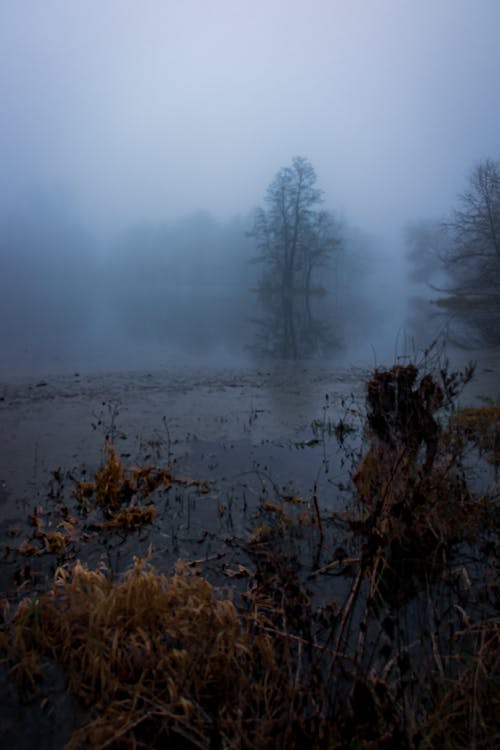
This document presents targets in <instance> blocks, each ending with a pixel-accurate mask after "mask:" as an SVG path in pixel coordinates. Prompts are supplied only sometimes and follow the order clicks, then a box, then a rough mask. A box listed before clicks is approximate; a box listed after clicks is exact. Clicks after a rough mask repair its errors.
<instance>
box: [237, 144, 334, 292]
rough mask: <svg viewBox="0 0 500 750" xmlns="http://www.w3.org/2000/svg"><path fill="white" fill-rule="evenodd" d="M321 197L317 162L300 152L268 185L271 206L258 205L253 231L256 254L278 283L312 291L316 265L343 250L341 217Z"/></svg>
mask: <svg viewBox="0 0 500 750" xmlns="http://www.w3.org/2000/svg"><path fill="white" fill-rule="evenodd" d="M322 202H323V197H322V192H321V191H320V190H318V188H317V187H316V173H315V171H314V168H313V166H312V165H311V163H310V162H309V161H308V160H307V159H305V158H304V157H301V156H297V157H295V158H294V159H293V160H292V165H291V166H290V167H285V168H283V169H280V170H279V172H278V173H277V175H276V177H275V178H274V180H273V181H272V183H271V184H270V185H269V187H268V189H267V193H266V197H265V203H266V207H265V208H259V209H257V211H256V213H255V218H254V226H253V229H252V231H251V232H250V236H252V237H254V238H255V240H256V242H257V247H258V249H259V253H260V254H259V256H258V258H257V260H259V261H261V262H263V263H265V264H266V265H267V267H268V271H269V275H268V279H269V283H270V285H272V286H273V287H275V288H276V287H277V288H280V289H281V290H283V291H286V292H293V291H299V290H300V291H305V292H306V294H307V293H309V292H310V290H311V285H312V274H313V271H314V269H315V268H317V267H318V266H320V265H323V264H325V263H326V262H327V261H328V260H329V258H331V256H332V255H333V253H334V252H335V251H336V250H340V247H341V239H340V236H339V231H338V228H337V225H336V222H335V220H334V218H333V217H332V215H331V214H329V213H328V212H327V211H324V210H321V209H320V205H321V203H322Z"/></svg>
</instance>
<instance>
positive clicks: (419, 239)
mask: <svg viewBox="0 0 500 750" xmlns="http://www.w3.org/2000/svg"><path fill="white" fill-rule="evenodd" d="M448 245H449V232H448V229H447V227H446V226H444V225H443V222H442V221H438V220H435V219H424V220H421V221H417V222H413V223H412V224H409V225H408V227H407V228H406V246H407V258H408V262H409V264H410V272H409V277H410V281H414V282H417V283H425V284H429V285H430V284H432V283H434V284H435V283H436V282H439V280H440V277H442V275H443V271H444V258H445V257H446V254H447V251H448Z"/></svg>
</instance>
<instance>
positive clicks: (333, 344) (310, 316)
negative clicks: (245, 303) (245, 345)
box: [250, 289, 340, 359]
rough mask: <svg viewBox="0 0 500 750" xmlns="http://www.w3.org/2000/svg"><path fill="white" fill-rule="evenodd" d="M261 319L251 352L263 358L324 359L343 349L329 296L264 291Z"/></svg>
mask: <svg viewBox="0 0 500 750" xmlns="http://www.w3.org/2000/svg"><path fill="white" fill-rule="evenodd" d="M257 294H258V300H259V304H260V306H261V309H262V315H261V317H259V318H257V319H255V320H254V323H255V326H256V328H257V330H256V334H255V339H254V342H253V344H252V345H251V347H250V349H251V350H252V351H254V352H255V353H256V354H258V355H259V356H264V357H272V358H279V359H323V358H326V357H327V356H329V355H330V354H331V353H332V352H334V351H335V350H337V349H338V348H339V347H340V342H339V338H338V337H337V336H336V335H335V333H334V332H333V330H332V318H331V316H330V315H329V314H328V309H327V307H326V304H324V303H325V300H324V297H325V293H316V294H314V293H310V294H305V293H301V292H293V293H292V292H290V291H289V290H285V289H260V290H259V291H258V292H257Z"/></svg>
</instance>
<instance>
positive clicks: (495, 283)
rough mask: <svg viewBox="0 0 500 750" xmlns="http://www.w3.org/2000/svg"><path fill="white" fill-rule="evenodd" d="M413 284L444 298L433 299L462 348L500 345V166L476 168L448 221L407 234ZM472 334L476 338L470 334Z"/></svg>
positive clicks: (420, 226)
mask: <svg viewBox="0 0 500 750" xmlns="http://www.w3.org/2000/svg"><path fill="white" fill-rule="evenodd" d="M407 242H408V246H409V252H408V257H409V260H410V263H411V264H412V271H411V277H412V279H413V280H417V281H426V282H427V283H428V284H429V285H430V286H431V287H432V288H433V289H434V291H437V292H441V293H442V294H444V296H442V297H441V298H439V299H436V300H435V304H436V305H437V309H438V310H440V311H441V313H445V314H446V315H447V316H448V318H449V321H450V322H451V321H452V320H455V321H456V322H459V323H460V325H459V327H458V329H457V328H456V326H453V329H454V332H453V334H452V338H454V339H455V340H456V341H458V342H459V343H462V344H467V345H468V344H470V343H472V342H473V341H474V339H475V340H476V341H477V342H478V343H488V344H497V343H498V342H499V341H500V333H499V331H500V326H499V323H500V162H498V161H493V160H492V159H485V160H484V161H481V162H479V163H478V164H477V165H476V167H475V168H474V169H473V171H472V173H471V175H470V178H469V185H468V189H467V190H466V191H465V192H464V193H462V195H460V196H459V200H458V205H457V208H456V209H455V210H454V211H453V213H452V214H451V216H450V217H449V219H448V220H447V221H444V222H441V223H440V224H439V223H438V222H420V223H419V224H416V225H413V227H411V228H410V229H409V231H408V234H407ZM471 335H472V336H471Z"/></svg>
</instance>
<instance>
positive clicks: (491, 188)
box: [444, 159, 500, 298]
mask: <svg viewBox="0 0 500 750" xmlns="http://www.w3.org/2000/svg"><path fill="white" fill-rule="evenodd" d="M459 201H460V203H459V207H458V208H457V209H456V210H455V211H454V212H453V215H452V217H451V219H450V220H449V222H448V223H447V227H448V230H449V234H450V244H449V247H448V250H447V252H446V255H445V256H444V262H445V265H446V268H447V270H448V274H449V276H450V280H451V281H452V285H451V288H450V291H452V292H454V293H455V294H461V295H466V296H470V295H473V296H480V297H485V296H494V297H495V298H498V295H499V293H500V162H498V161H493V160H492V159H486V160H485V161H482V162H480V163H479V164H478V165H477V166H476V167H475V168H474V170H473V172H472V174H471V177H470V183H469V189H468V190H467V191H466V192H465V193H463V194H462V195H461V196H460V199H459Z"/></svg>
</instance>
